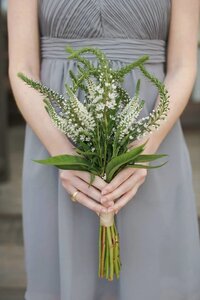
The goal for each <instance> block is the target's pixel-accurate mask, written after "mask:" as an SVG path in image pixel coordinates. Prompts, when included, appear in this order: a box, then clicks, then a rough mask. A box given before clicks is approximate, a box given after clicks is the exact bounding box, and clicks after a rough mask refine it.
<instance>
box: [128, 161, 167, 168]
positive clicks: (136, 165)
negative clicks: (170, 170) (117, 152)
mask: <svg viewBox="0 0 200 300" xmlns="http://www.w3.org/2000/svg"><path fill="white" fill-rule="evenodd" d="M167 162H168V161H165V162H164V163H163V164H161V165H156V166H149V165H143V164H133V165H127V167H129V168H134V169H157V168H160V167H162V166H164V165H165V164H166V163H167Z"/></svg>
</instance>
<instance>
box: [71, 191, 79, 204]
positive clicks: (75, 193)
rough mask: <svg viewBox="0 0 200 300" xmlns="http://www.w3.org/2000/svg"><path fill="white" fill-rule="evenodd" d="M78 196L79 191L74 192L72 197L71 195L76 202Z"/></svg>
mask: <svg viewBox="0 0 200 300" xmlns="http://www.w3.org/2000/svg"><path fill="white" fill-rule="evenodd" d="M77 194H78V191H76V192H74V193H73V194H72V195H71V199H72V201H74V202H76V195H77Z"/></svg>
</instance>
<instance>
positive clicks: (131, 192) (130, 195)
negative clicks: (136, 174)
mask: <svg viewBox="0 0 200 300" xmlns="http://www.w3.org/2000/svg"><path fill="white" fill-rule="evenodd" d="M143 182H144V180H142V179H141V180H140V181H138V182H137V184H136V185H135V186H134V188H133V189H131V190H129V191H128V192H127V193H125V194H124V195H123V196H122V197H121V198H119V199H118V200H117V201H116V202H115V204H114V205H113V206H112V207H110V208H108V212H111V211H112V212H113V211H114V212H119V210H120V209H121V208H122V207H124V206H125V205H126V204H127V203H128V202H129V201H130V200H131V199H132V198H133V197H134V196H135V194H136V193H137V190H138V188H139V187H140V186H141V184H142V183H143Z"/></svg>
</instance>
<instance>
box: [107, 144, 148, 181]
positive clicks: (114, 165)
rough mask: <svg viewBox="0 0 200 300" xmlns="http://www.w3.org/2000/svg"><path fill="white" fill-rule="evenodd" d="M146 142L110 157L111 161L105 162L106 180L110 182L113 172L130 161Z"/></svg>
mask: <svg viewBox="0 0 200 300" xmlns="http://www.w3.org/2000/svg"><path fill="white" fill-rule="evenodd" d="M146 143H147V142H145V143H144V144H142V145H140V146H139V147H136V148H133V149H132V150H130V151H128V152H126V153H124V154H121V155H118V156H116V157H114V158H113V159H111V161H110V162H109V163H108V164H107V167H106V178H107V181H108V182H110V181H111V180H112V178H113V176H114V174H115V172H116V171H117V170H118V169H119V168H121V167H122V166H125V165H127V164H128V163H129V162H130V161H133V160H134V159H135V158H136V157H137V156H138V155H139V154H140V153H142V151H143V150H144V146H145V145H146Z"/></svg>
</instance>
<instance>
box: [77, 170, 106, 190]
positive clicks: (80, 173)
mask: <svg viewBox="0 0 200 300" xmlns="http://www.w3.org/2000/svg"><path fill="white" fill-rule="evenodd" d="M74 174H75V175H76V176H77V177H80V178H81V179H82V180H84V181H85V182H87V183H89V182H90V172H86V171H74ZM92 185H93V186H94V187H96V188H97V189H99V190H102V189H103V188H104V187H105V186H106V185H107V183H106V182H105V181H104V180H103V179H102V178H101V177H99V176H97V175H95V179H94V181H93V183H92Z"/></svg>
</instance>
